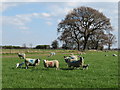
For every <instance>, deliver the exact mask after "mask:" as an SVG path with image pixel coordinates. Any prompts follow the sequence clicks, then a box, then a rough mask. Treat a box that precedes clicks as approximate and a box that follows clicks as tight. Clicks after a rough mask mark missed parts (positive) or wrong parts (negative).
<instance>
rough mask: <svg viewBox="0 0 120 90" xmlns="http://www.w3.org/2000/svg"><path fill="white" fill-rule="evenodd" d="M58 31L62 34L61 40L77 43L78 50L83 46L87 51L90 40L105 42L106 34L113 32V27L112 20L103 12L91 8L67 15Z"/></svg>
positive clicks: (83, 8) (59, 25)
mask: <svg viewBox="0 0 120 90" xmlns="http://www.w3.org/2000/svg"><path fill="white" fill-rule="evenodd" d="M57 30H58V33H59V34H60V36H59V37H58V39H59V40H61V41H63V42H64V43H65V42H67V43H76V44H77V48H78V50H80V46H81V45H83V46H82V49H83V50H85V49H86V48H87V44H88V42H89V40H90V38H93V39H94V40H96V39H97V38H98V39H97V40H98V42H100V41H101V42H102V41H104V40H105V39H106V33H107V32H111V31H112V26H111V23H110V19H109V18H107V17H106V16H105V15H104V14H103V13H102V12H99V11H98V10H95V9H93V8H90V7H79V8H75V9H73V10H72V11H71V12H70V13H68V14H67V15H66V17H65V18H64V19H63V20H62V21H61V22H60V23H59V24H58V29H57ZM93 39H92V40H93ZM99 39H100V40H99ZM94 42H95V41H94ZM101 44H102V43H101Z"/></svg>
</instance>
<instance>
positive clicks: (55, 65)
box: [43, 60, 59, 70]
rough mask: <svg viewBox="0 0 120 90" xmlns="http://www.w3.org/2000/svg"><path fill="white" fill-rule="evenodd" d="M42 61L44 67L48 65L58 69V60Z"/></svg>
mask: <svg viewBox="0 0 120 90" xmlns="http://www.w3.org/2000/svg"><path fill="white" fill-rule="evenodd" d="M43 63H44V67H46V68H48V67H56V70H57V69H59V62H58V60H52V61H48V60H43Z"/></svg>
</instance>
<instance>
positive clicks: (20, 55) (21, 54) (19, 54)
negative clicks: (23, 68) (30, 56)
mask: <svg viewBox="0 0 120 90" xmlns="http://www.w3.org/2000/svg"><path fill="white" fill-rule="evenodd" d="M18 57H19V58H20V59H25V57H26V55H25V53H18Z"/></svg>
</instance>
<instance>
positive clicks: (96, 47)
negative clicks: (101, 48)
mask: <svg viewBox="0 0 120 90" xmlns="http://www.w3.org/2000/svg"><path fill="white" fill-rule="evenodd" d="M95 49H96V50H98V41H97V42H96V46H95Z"/></svg>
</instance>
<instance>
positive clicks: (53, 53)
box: [48, 52, 56, 57]
mask: <svg viewBox="0 0 120 90" xmlns="http://www.w3.org/2000/svg"><path fill="white" fill-rule="evenodd" d="M54 55H56V53H55V52H50V55H49V56H48V57H50V56H54Z"/></svg>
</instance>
